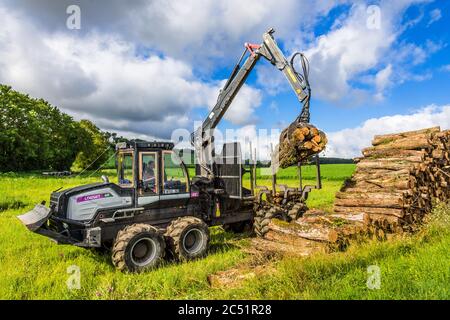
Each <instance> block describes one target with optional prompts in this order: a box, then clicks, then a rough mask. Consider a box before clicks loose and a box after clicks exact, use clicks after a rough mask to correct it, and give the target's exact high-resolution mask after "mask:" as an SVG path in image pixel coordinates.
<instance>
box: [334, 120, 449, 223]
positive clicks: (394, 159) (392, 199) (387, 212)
mask: <svg viewBox="0 0 450 320" xmlns="http://www.w3.org/2000/svg"><path fill="white" fill-rule="evenodd" d="M449 147H450V130H448V131H441V130H440V128H439V127H434V128H428V129H423V130H418V131H410V132H403V133H398V134H387V135H379V136H375V137H374V139H373V141H372V147H369V148H366V149H363V151H362V153H363V157H361V158H358V159H357V167H356V171H355V173H354V174H353V176H352V177H351V178H350V179H349V180H347V181H346V182H345V184H344V186H343V187H342V189H341V191H340V192H338V193H337V194H336V201H335V205H334V211H335V213H337V214H340V215H342V216H343V217H348V216H352V215H358V214H361V213H364V214H368V215H369V216H370V219H371V220H372V221H378V223H379V224H380V225H382V226H383V227H384V228H385V229H387V230H386V231H388V232H395V231H400V230H405V229H406V230H409V229H410V228H412V227H413V226H414V225H415V223H416V222H418V221H421V220H422V218H423V217H424V216H425V215H426V214H427V213H429V212H430V210H431V207H432V204H433V200H434V199H437V200H441V201H446V200H448V199H449V198H450V172H449V170H448V169H449V168H450V159H449V151H450V149H449Z"/></svg>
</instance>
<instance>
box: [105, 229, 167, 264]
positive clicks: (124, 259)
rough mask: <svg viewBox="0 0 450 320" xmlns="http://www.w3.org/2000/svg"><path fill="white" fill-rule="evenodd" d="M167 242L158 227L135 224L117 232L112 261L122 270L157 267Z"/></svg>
mask: <svg viewBox="0 0 450 320" xmlns="http://www.w3.org/2000/svg"><path fill="white" fill-rule="evenodd" d="M164 250H165V242H164V238H163V236H162V235H161V234H160V232H159V231H158V229H156V228H155V227H153V226H150V225H148V224H133V225H130V226H128V227H126V228H125V229H123V230H120V231H119V232H118V233H117V237H116V240H115V242H114V246H113V248H112V261H113V264H114V266H115V267H116V268H117V269H119V270H121V271H130V272H142V271H144V270H147V269H151V268H154V267H156V266H157V265H158V264H159V263H160V262H161V261H162V259H163V257H164V252H165V251H164Z"/></svg>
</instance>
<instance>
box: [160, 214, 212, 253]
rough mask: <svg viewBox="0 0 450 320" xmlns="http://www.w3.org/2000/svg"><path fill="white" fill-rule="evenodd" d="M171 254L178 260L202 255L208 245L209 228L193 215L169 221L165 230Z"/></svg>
mask: <svg viewBox="0 0 450 320" xmlns="http://www.w3.org/2000/svg"><path fill="white" fill-rule="evenodd" d="M165 236H166V239H167V244H168V248H169V251H170V253H171V255H172V256H173V257H174V258H175V259H176V260H180V261H185V260H193V259H197V258H200V257H203V256H204V255H205V254H206V252H207V250H208V246H209V229H208V226H207V225H206V223H205V222H203V221H202V220H201V219H199V218H195V217H181V218H178V219H176V220H174V221H172V222H171V224H170V225H169V226H168V227H167V230H166V234H165Z"/></svg>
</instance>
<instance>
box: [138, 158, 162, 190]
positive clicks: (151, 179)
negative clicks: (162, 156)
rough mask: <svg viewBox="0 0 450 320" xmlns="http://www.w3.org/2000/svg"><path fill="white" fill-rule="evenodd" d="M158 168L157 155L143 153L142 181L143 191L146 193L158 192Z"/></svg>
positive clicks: (141, 162) (141, 163)
mask: <svg viewBox="0 0 450 320" xmlns="http://www.w3.org/2000/svg"><path fill="white" fill-rule="evenodd" d="M157 168H158V167H157V166H156V153H154V152H152V153H150V152H146V153H141V159H140V179H141V181H142V191H143V192H145V193H157V192H158V179H157V177H158V174H157Z"/></svg>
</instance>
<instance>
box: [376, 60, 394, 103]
mask: <svg viewBox="0 0 450 320" xmlns="http://www.w3.org/2000/svg"><path fill="white" fill-rule="evenodd" d="M391 75H392V65H391V64H388V65H387V66H386V68H384V69H382V70H380V71H378V73H377V74H376V75H375V86H376V88H377V94H376V96H375V97H376V98H378V99H379V100H382V99H383V91H384V90H385V89H386V88H387V87H389V86H390V85H391V80H390V77H391Z"/></svg>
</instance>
